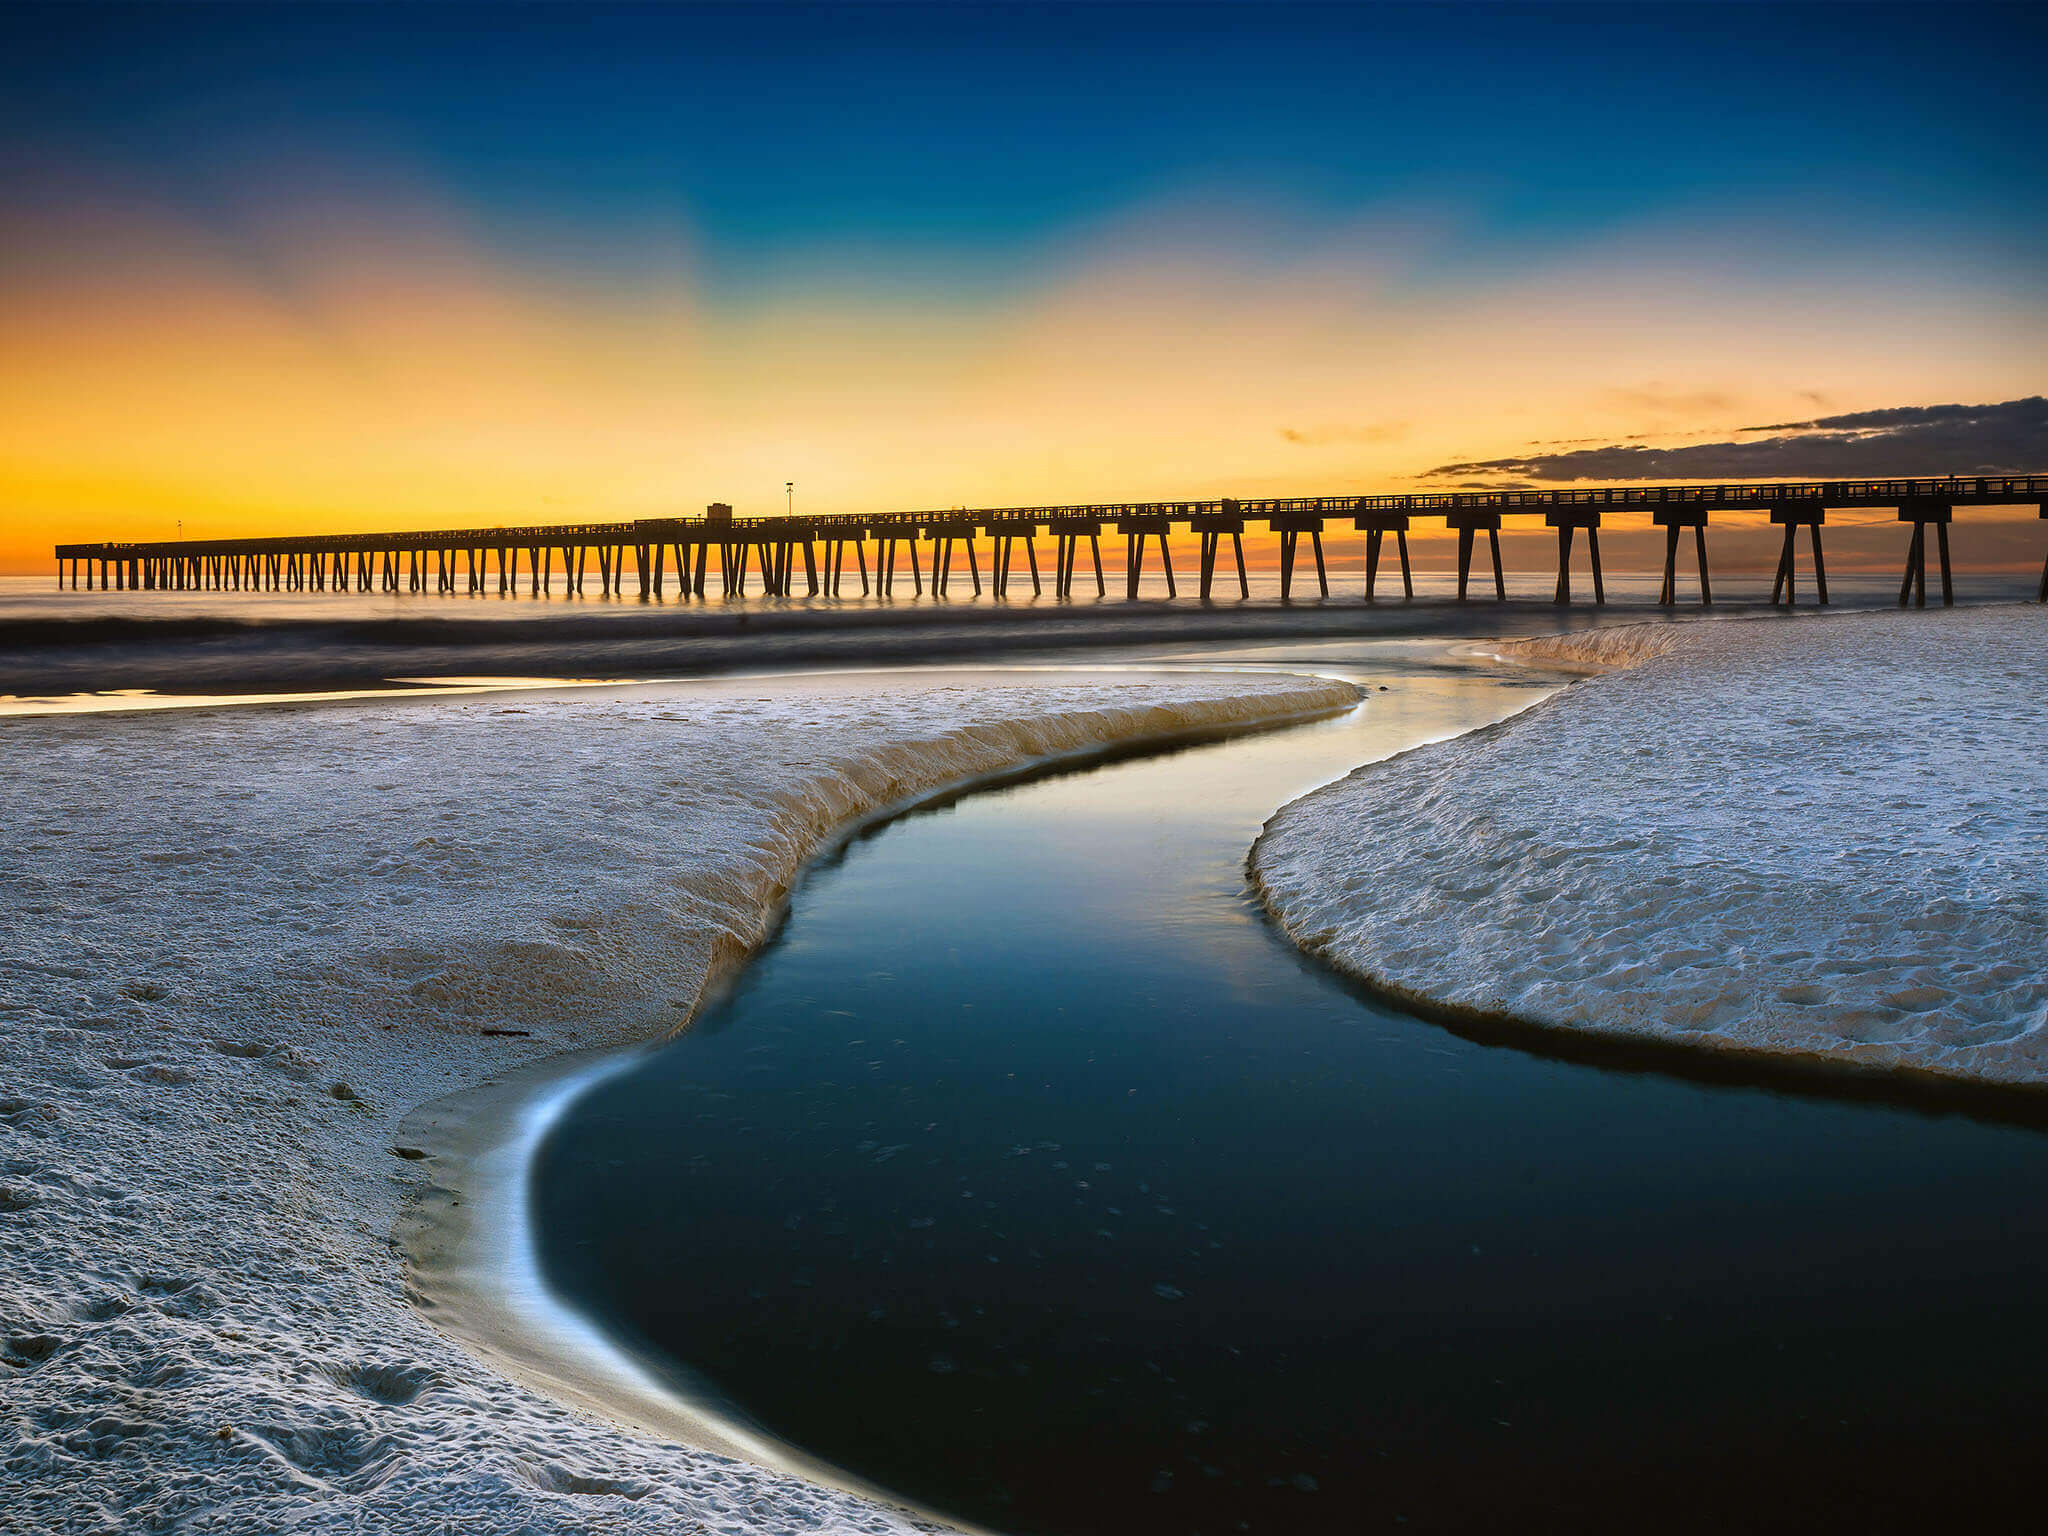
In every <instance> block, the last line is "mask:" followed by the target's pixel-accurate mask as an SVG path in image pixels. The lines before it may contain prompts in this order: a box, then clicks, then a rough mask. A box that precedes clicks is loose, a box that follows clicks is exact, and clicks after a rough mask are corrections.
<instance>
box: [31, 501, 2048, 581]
mask: <svg viewBox="0 0 2048 1536" xmlns="http://www.w3.org/2000/svg"><path fill="white" fill-rule="evenodd" d="M2029 504H2031V505H2033V506H2035V507H2037V508H2038V509H2039V510H2040V514H2041V516H2042V517H2044V518H2048V475H2018V476H2004V477H1989V478H1977V479H1954V478H1952V479H1947V480H1844V481H1828V482H1812V483H1800V484H1792V483H1784V482H1767V483H1765V482H1756V483H1749V484H1742V485H1717V486H1702V485H1672V486H1622V487H1610V488H1604V489H1597V490H1584V489H1575V490H1552V491H1526V490H1525V491H1455V492H1436V493H1424V494H1418V495H1400V496H1297V497H1279V498H1270V497H1269V498H1264V499H1252V500H1231V499H1223V500H1218V501H1173V502H1126V503H1098V504H1094V505H1088V506H1063V507H1002V508H991V509H984V510H964V509H956V510H953V511H947V512H883V513H875V514H854V513H847V514H836V515H832V516H825V517H795V516H785V517H750V518H736V517H734V516H733V515H732V508H731V507H729V506H726V505H723V504H714V505H713V506H712V507H710V508H709V509H708V510H707V511H706V513H705V515H704V516H702V517H677V518H642V519H639V520H637V521H634V522H625V523H581V524H574V525H566V526H558V527H534V528H469V529H456V530H442V531H436V532H425V533H368V534H319V535H310V536H303V537H286V538H262V539H185V540H177V541H170V542H163V543H131V544H60V545H58V546H57V550H56V555H57V584H58V586H59V587H60V588H61V587H63V586H64V585H65V577H66V574H67V572H66V567H67V566H68V567H69V572H68V574H69V577H70V585H71V586H72V587H73V588H76V587H77V586H78V585H79V577H80V574H81V570H82V573H83V575H84V578H85V586H86V587H87V589H88V590H89V589H91V588H92V587H93V586H94V585H95V581H94V578H95V574H97V578H98V581H97V584H98V585H99V586H100V587H102V588H108V587H111V588H112V589H113V590H116V591H124V590H140V591H178V592H192V591H202V592H203V591H216V592H217V591H303V592H327V591H334V592H350V591H354V592H441V593H455V592H470V593H481V592H488V591H491V590H492V589H493V586H494V585H495V590H497V591H498V592H500V593H507V594H510V593H514V592H518V591H520V590H521V583H522V581H524V583H525V590H527V591H530V592H534V593H545V592H552V591H554V590H555V581H556V578H557V570H556V562H557V560H558V559H559V561H560V573H559V574H560V579H561V581H562V583H563V585H562V589H561V590H563V591H564V592H568V593H581V592H582V591H584V583H585V581H586V580H587V579H589V577H590V576H591V575H592V571H591V566H592V565H593V564H594V565H595V566H596V571H595V575H596V579H597V583H598V590H599V591H600V592H603V593H606V594H611V593H619V594H622V595H623V594H624V593H625V592H626V590H627V581H628V555H629V553H630V556H631V580H632V582H633V585H634V590H635V591H636V592H637V594H638V595H639V596H641V597H650V598H651V597H661V596H663V595H665V593H666V590H667V586H668V583H669V581H670V580H671V575H670V572H671V568H672V570H673V580H675V581H676V582H678V583H679V584H680V585H679V586H678V587H677V592H678V595H679V596H682V597H687V598H704V597H707V596H713V595H715V596H721V597H743V596H745V595H746V591H747V583H748V580H749V577H750V573H751V572H754V571H758V574H759V578H760V581H761V588H762V591H763V592H764V593H766V594H767V595H769V596H782V597H787V596H792V595H794V594H795V591H796V585H797V582H798V580H799V577H798V576H797V574H796V569H797V563H798V562H799V560H800V561H801V562H802V568H803V574H802V577H801V578H800V579H801V581H802V582H803V585H804V590H805V592H806V594H807V595H810V596H818V595H820V594H821V593H822V594H825V595H829V596H832V597H840V596H843V595H846V588H847V584H848V583H849V582H850V581H851V580H852V579H854V578H855V577H858V579H859V581H860V593H861V595H862V596H868V595H870V594H875V595H880V596H883V597H888V596H892V595H893V594H894V593H895V591H896V583H897V579H898V577H899V575H901V574H907V575H908V576H909V578H910V583H911V587H912V590H913V591H914V592H916V593H917V594H919V595H922V594H923V592H924V590H925V586H926V582H927V579H929V582H930V586H931V589H932V591H933V592H934V594H936V595H938V596H941V597H946V596H950V595H952V591H953V583H954V581H955V580H956V576H957V575H965V576H966V577H967V579H968V580H969V581H970V582H971V583H972V584H973V595H975V596H977V597H979V596H980V595H981V593H982V590H983V582H982V571H981V562H980V560H979V559H978V558H977V556H976V551H975V541H976V539H977V538H986V539H987V540H989V541H990V543H991V545H992V549H991V551H990V559H989V579H988V586H989V588H990V590H991V591H992V593H993V595H994V596H996V597H1005V596H1007V595H1008V593H1009V590H1010V583H1011V581H1012V579H1013V577H1015V574H1016V573H1015V565H1016V556H1017V552H1018V546H1019V545H1021V546H1022V547H1023V553H1024V559H1025V563H1026V570H1027V572H1028V577H1029V580H1030V582H1031V590H1032V592H1033V593H1034V594H1038V593H1042V592H1043V590H1044V585H1043V580H1042V577H1041V573H1040V570H1039V564H1038V547H1037V542H1036V541H1037V540H1038V539H1039V538H1040V537H1042V536H1047V535H1049V536H1050V537H1051V538H1052V540H1053V562H1052V573H1051V575H1052V585H1053V591H1054V594H1055V595H1056V596H1058V597H1062V598H1066V597H1071V596H1073V594H1074V587H1075V583H1076V580H1077V578H1078V579H1080V580H1081V581H1082V582H1083V583H1084V584H1085V583H1086V582H1087V581H1088V580H1090V579H1091V573H1092V581H1093V584H1094V587H1095V591H1096V594H1097V595H1098V596H1106V595H1107V593H1108V590H1109V583H1108V578H1107V576H1106V574H1105V572H1104V569H1103V564H1102V533H1103V530H1104V529H1105V528H1109V529H1111V530H1112V531H1113V533H1117V534H1122V535H1123V537H1124V569H1123V578H1124V592H1125V596H1127V597H1130V598H1135V597H1137V595H1138V583H1139V580H1140V578H1141V577H1142V576H1143V575H1144V573H1145V561H1146V545H1147V541H1153V542H1154V545H1155V552H1156V555H1157V558H1158V561H1159V568H1160V571H1161V573H1162V574H1163V575H1164V576H1165V578H1166V589H1167V593H1168V595H1169V596H1174V595H1178V592H1179V585H1178V582H1177V581H1176V578H1175V574H1174V569H1173V557H1172V552H1171V550H1170V549H1169V547H1168V538H1169V535H1170V534H1172V532H1173V531H1174V530H1175V529H1176V528H1181V529H1186V530H1189V531H1192V532H1193V533H1195V534H1196V535H1198V536H1199V539H1200V546H1199V558H1198V561H1197V567H1196V569H1197V583H1198V590H1199V592H1200V595H1201V596H1202V598H1203V599H1204V600H1207V599H1209V598H1210V597H1211V596H1212V595H1213V592H1214V588H1215V585H1216V575H1217V567H1218V565H1219V563H1221V556H1222V554H1223V550H1224V542H1223V541H1224V539H1225V538H1226V536H1227V537H1228V539H1229V541H1230V543H1229V553H1230V563H1229V565H1228V566H1226V568H1225V572H1224V575H1225V581H1226V586H1228V585H1230V584H1233V583H1231V582H1230V578H1231V577H1232V576H1234V577H1235V582H1234V585H1235V586H1236V588H1237V593H1238V596H1239V597H1240V598H1243V597H1249V596H1250V595H1251V585H1250V581H1249V579H1248V577H1247V574H1246V570H1245V560H1244V536H1245V534H1246V532H1247V531H1252V530H1251V525H1252V524H1254V523H1263V524H1264V525H1265V527H1266V530H1267V532H1269V533H1270V534H1273V535H1275V536H1277V537H1278V539H1279V541H1280V543H1279V556H1280V595H1281V597H1282V599H1283V600H1284V599H1288V598H1291V597H1292V596H1293V594H1294V580H1295V574H1296V562H1297V556H1298V555H1299V554H1300V546H1301V539H1302V537H1303V536H1304V535H1306V536H1307V538H1308V541H1309V549H1308V555H1309V557H1310V558H1312V559H1313V560H1314V563H1315V581H1316V589H1317V593H1318V595H1319V596H1322V597H1328V596H1329V594H1330V581H1329V571H1328V567H1327V566H1326V565H1325V563H1324V560H1323V531H1324V526H1325V524H1326V523H1327V522H1330V521H1333V520H1336V521H1341V520H1343V519H1346V518H1348V519H1350V522H1351V526H1352V527H1353V528H1354V529H1356V530H1358V531H1359V532H1362V533H1364V534H1365V536H1366V547H1365V599H1366V601H1367V602H1373V601H1375V600H1377V598H1378V596H1379V593H1378V587H1379V578H1380V567H1381V557H1382V555H1383V553H1386V551H1385V548H1384V545H1385V541H1386V538H1387V536H1388V535H1389V534H1391V535H1393V539H1394V547H1393V551H1392V556H1393V558H1394V559H1398V561H1399V564H1400V574H1401V595H1402V596H1403V597H1404V598H1405V597H1413V596H1414V595H1415V585H1414V573H1413V569H1412V567H1411V566H1410V564H1409V558H1408V531H1409V527H1410V524H1411V521H1412V520H1413V519H1417V518H1442V519H1443V520H1444V524H1445V526H1446V528H1447V529H1454V530H1456V532H1457V535H1458V597H1459V599H1460V600H1461V601H1463V600H1464V599H1466V598H1467V597H1468V596H1469V595H1470V589H1471V587H1472V563H1473V554H1474V550H1475V546H1476V542H1477V538H1478V535H1479V534H1481V533H1484V534H1485V535H1486V539H1487V548H1488V552H1489V554H1490V555H1491V557H1492V562H1491V563H1492V576H1493V581H1492V588H1493V596H1494V597H1495V598H1496V599H1505V598H1506V596H1507V578H1506V575H1505V573H1504V572H1503V570H1502V568H1501V555H1500V532H1501V528H1502V526H1503V523H1504V522H1505V521H1506V520H1507V519H1510V518H1536V517H1540V518H1542V519H1543V521H1544V523H1545V524H1546V525H1547V526H1549V527H1551V528H1555V529H1556V530H1557V589H1556V599H1555V600H1556V601H1557V602H1559V603H1569V602H1570V601H1571V600H1572V564H1573V556H1572V549H1573V544H1574V542H1575V541H1576V536H1577V534H1578V533H1579V532H1580V531H1581V530H1583V531H1584V533H1585V535H1586V554H1587V562H1588V566H1589V573H1590V575H1591V578H1592V583H1593V601H1594V602H1596V603H1601V602H1605V601H1606V600H1607V593H1606V587H1605V583H1604V580H1603V576H1602V572H1601V568H1600V527H1601V521H1602V519H1603V518H1606V517H1610V516H1614V515H1617V514H1636V515H1642V514H1647V515H1648V516H1649V518H1650V520H1651V522H1652V523H1653V524H1654V525H1655V526H1657V527H1659V528H1662V529H1663V530H1664V534H1665V540H1664V585H1663V589H1662V591H1661V592H1660V594H1659V597H1658V601H1659V602H1660V603H1665V604H1671V603H1675V602H1677V601H1678V567H1679V546H1680V541H1681V536H1682V534H1683V533H1684V532H1685V531H1686V530H1688V529H1689V530H1691V532H1692V535H1693V537H1692V544H1693V551H1694V559H1695V561H1696V562H1697V575H1698V588H1699V599H1700V601H1701V602H1702V603H1710V602H1712V601H1713V588H1712V585H1711V582H1710V580H1709V577H1708V572H1707V523H1708V518H1709V516H1710V515H1711V514H1712V513H1716V512H1750V513H1757V512H1765V513H1768V514H1769V515H1770V519H1771V522H1772V523H1773V524H1774V525H1776V526H1779V527H1782V528H1783V529H1784V532H1785V537H1784V544H1783V548H1782V550H1781V552H1780V554H1779V557H1778V570H1777V578H1776V580H1775V581H1774V583H1773V584H1772V588H1771V601H1772V602H1773V603H1777V602H1784V603H1788V604H1789V603H1793V602H1796V601H1797V588H1798V564H1799V552H1798V536H1799V530H1800V529H1802V528H1803V529H1805V530H1806V532H1807V542H1808V545H1809V548H1810V551H1811V557H1810V564H1811V572H1812V580H1813V585H1814V592H1815V596H1816V597H1817V598H1818V600H1819V601H1821V602H1823V603H1825V602H1826V601H1827V600H1828V580H1827V566H1826V562H1825V559H1824V557H1823V555H1822V552H1821V528H1822V526H1823V525H1824V524H1825V523H1826V521H1827V514H1828V511H1829V510H1830V509H1839V508H1851V507H1893V508H1896V509H1897V511H1898V516H1899V521H1900V522H1901V523H1910V524H1912V529H1913V531H1912V536H1911V540H1910V542H1909V544H1908V546H1907V553H1906V569H1905V579H1904V581H1903V583H1902V584H1901V585H1900V588H1899V601H1900V603H1902V604H1903V603H1906V602H1908V601H1912V602H1916V603H1918V604H1919V605H1920V606H1922V607H1924V606H1926V602H1927V534H1928V530H1929V529H1930V528H1932V529H1933V531H1934V535H1935V543H1936V552H1937V561H1936V564H1937V569H1938V571H1939V573H1940V587H1941V600H1942V601H1943V602H1944V603H1951V602H1953V601H1954V591H1955V589H1954V582H1953V580H1952V578H1951V575H1950V570H1949V547H1948V530H1949V524H1950V522H1951V521H1952V520H1953V518H1954V515H1955V509H1956V508H1957V507H1968V506H2016V505H2017V506H2024V505H2029ZM920 542H922V543H924V544H926V545H927V546H929V548H928V554H929V559H928V561H927V562H920V560H919V559H918V545H919V543H920ZM1084 542H1085V544H1086V546H1087V547H1086V551H1085V553H1086V555H1087V557H1088V563H1089V567H1090V568H1091V572H1088V573H1084V571H1083V569H1082V564H1081V560H1082V555H1083V552H1084V551H1083V547H1082V546H1083V543H1084ZM870 546H872V547H873V554H874V563H873V570H872V574H870V568H869V560H868V555H869V547H870ZM849 551H851V553H852V556H853V569H852V570H851V571H849V570H848V566H847V555H848V552H849ZM593 556H594V557H595V559H594V560H593V558H592V557H593ZM899 556H901V557H902V558H903V569H902V570H901V571H899V569H898V558H899ZM494 557H495V563H496V570H495V572H493V570H492V564H493V559H494ZM956 557H961V558H964V561H965V570H964V572H957V573H956V569H955V560H956ZM671 559H672V561H673V565H672V567H671ZM522 560H523V561H524V563H525V566H526V571H525V575H524V576H522V575H521V571H520V566H521V562H522ZM714 562H715V565H714ZM1017 579H1022V578H1017ZM1391 579H1392V578H1391V561H1390V562H1389V581H1390V582H1391ZM1481 582H1482V585H1483V584H1484V577H1483V575H1482V578H1481ZM2040 598H2041V601H2043V602H2048V564H2044V565H2043V568H2042V572H2041V592H2040Z"/></svg>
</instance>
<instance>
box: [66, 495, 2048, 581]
mask: <svg viewBox="0 0 2048 1536" xmlns="http://www.w3.org/2000/svg"><path fill="white" fill-rule="evenodd" d="M2040 510H2041V516H2042V517H2044V518H2048V502H2043V503H2042V504H2041V509H2040ZM71 584H72V585H73V586H74V587H75V586H77V585H78V573H77V572H75V571H74V572H73V573H72V575H71ZM2034 601H2035V602H2037V603H2048V557H2044V558H2043V559H2042V561H2041V595H2040V596H2039V597H2037V598H2035V599H2034Z"/></svg>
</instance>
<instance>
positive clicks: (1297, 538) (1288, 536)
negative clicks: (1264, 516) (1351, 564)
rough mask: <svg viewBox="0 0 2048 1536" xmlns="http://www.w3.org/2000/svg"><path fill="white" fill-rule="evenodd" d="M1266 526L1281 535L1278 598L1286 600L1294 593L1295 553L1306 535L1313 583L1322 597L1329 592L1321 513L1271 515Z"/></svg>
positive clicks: (1291, 597)
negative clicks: (1312, 556) (1288, 516)
mask: <svg viewBox="0 0 2048 1536" xmlns="http://www.w3.org/2000/svg"><path fill="white" fill-rule="evenodd" d="M1267 526H1268V527H1269V528H1271V529H1272V530H1273V531H1274V532H1275V533H1277V534H1279V535H1280V601H1282V602H1283V603H1284V602H1289V601H1292V599H1293V597H1294V556H1295V552H1296V550H1297V549H1298V548H1299V547H1300V544H1301V536H1302V535H1303V534H1304V533H1305V534H1307V535H1308V536H1309V544H1310V547H1311V548H1312V549H1313V550H1314V551H1315V557H1316V587H1317V590H1318V591H1319V592H1320V593H1321V594H1322V596H1324V597H1328V596H1329V595H1330V575H1329V571H1328V570H1327V568H1326V567H1325V566H1324V564H1323V520H1322V519H1321V518H1320V517H1310V518H1291V519H1289V520H1287V521H1285V522H1282V521H1281V520H1280V519H1278V518H1274V519H1272V520H1271V521H1269V522H1268V524H1267Z"/></svg>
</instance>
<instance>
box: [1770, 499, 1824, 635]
mask: <svg viewBox="0 0 2048 1536" xmlns="http://www.w3.org/2000/svg"><path fill="white" fill-rule="evenodd" d="M1771 521H1772V522H1773V523H1776V524H1777V525H1778V526H1780V527H1782V528H1783V529H1784V530H1785V546H1784V548H1783V549H1782V550H1780V551H1779V553H1778V575H1777V579H1776V580H1775V581H1773V582H1772V583H1771V601H1772V602H1773V603H1776V602H1777V601H1778V600H1779V594H1780V593H1783V594H1784V602H1785V606H1786V607H1788V608H1791V607H1794V606H1796V605H1797V604H1798V601H1799V597H1798V593H1797V591H1796V578H1797V575H1798V570H1797V568H1798V563H1799V561H1798V544H1797V540H1798V537H1799V530H1800V529H1801V528H1804V529H1805V530H1806V531H1807V536H1808V537H1809V539H1811V541H1812V543H1813V589H1814V594H1815V596H1816V598H1817V599H1818V601H1819V602H1820V604H1821V605H1822V606H1823V607H1825V606H1826V605H1827V600H1828V567H1827V561H1826V559H1825V558H1824V557H1823V556H1822V554H1821V548H1820V526H1821V524H1822V523H1824V522H1826V521H1827V511H1826V509H1825V508H1823V507H1822V506H1821V505H1820V503H1818V502H1813V501H1786V502H1780V503H1778V505H1776V506H1774V507H1772V508H1771Z"/></svg>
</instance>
